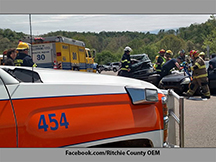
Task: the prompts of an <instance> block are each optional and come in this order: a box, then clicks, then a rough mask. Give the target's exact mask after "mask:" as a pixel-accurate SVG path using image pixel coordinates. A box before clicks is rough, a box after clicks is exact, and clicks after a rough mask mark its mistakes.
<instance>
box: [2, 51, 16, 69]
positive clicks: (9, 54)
mask: <svg viewBox="0 0 216 162" xmlns="http://www.w3.org/2000/svg"><path fill="white" fill-rule="evenodd" d="M16 56H17V53H16V49H15V48H11V49H9V50H8V51H7V58H6V60H5V62H4V65H11V66H14V59H15V58H16Z"/></svg>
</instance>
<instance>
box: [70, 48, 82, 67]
mask: <svg viewBox="0 0 216 162" xmlns="http://www.w3.org/2000/svg"><path fill="white" fill-rule="evenodd" d="M70 57H71V58H70V60H71V65H72V69H73V70H77V71H78V70H79V66H80V65H79V50H78V46H75V45H70Z"/></svg>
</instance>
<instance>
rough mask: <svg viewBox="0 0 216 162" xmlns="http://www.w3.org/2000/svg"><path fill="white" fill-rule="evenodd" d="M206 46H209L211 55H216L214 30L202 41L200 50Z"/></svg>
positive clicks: (215, 30) (215, 31) (215, 33)
mask: <svg viewBox="0 0 216 162" xmlns="http://www.w3.org/2000/svg"><path fill="white" fill-rule="evenodd" d="M207 46H209V48H210V51H211V53H216V28H214V30H212V33H211V34H209V35H208V36H207V38H206V39H205V40H204V42H203V46H202V48H203V49H206V47H207Z"/></svg>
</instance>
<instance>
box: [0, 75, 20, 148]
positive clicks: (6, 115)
mask: <svg viewBox="0 0 216 162" xmlns="http://www.w3.org/2000/svg"><path fill="white" fill-rule="evenodd" d="M16 128H17V127H16V117H15V112H14V109H13V104H12V101H11V97H10V94H9V91H8V89H7V87H6V85H5V83H4V80H3V79H2V78H1V76H0V147H17V146H18V145H17V138H18V136H17V129H16Z"/></svg>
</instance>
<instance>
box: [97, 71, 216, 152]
mask: <svg viewBox="0 0 216 162" xmlns="http://www.w3.org/2000/svg"><path fill="white" fill-rule="evenodd" d="M101 74H107V75H116V74H117V73H114V72H112V71H107V72H105V71H102V73H101ZM175 107H176V108H175V111H176V112H177V113H178V112H179V110H178V102H177V101H176V102H175ZM176 129H178V126H176ZM184 131H185V134H184V140H185V141H184V146H185V147H188V148H194V147H195V148H200V147H203V148H207V147H216V95H211V98H210V99H209V100H206V101H203V100H199V99H198V100H188V99H184ZM177 132H178V131H177ZM177 138H178V133H177ZM177 141H178V140H177ZM177 144H178V143H177Z"/></svg>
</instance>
